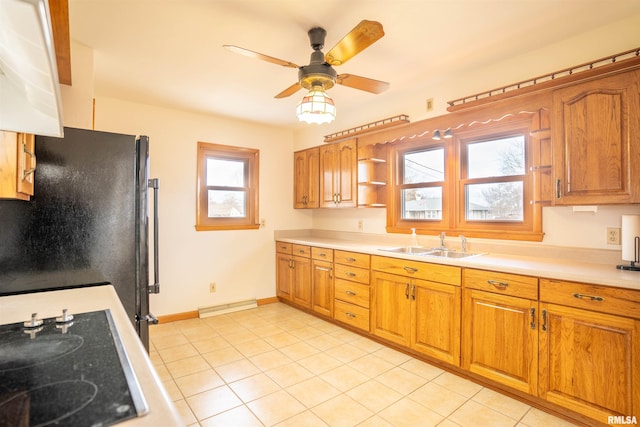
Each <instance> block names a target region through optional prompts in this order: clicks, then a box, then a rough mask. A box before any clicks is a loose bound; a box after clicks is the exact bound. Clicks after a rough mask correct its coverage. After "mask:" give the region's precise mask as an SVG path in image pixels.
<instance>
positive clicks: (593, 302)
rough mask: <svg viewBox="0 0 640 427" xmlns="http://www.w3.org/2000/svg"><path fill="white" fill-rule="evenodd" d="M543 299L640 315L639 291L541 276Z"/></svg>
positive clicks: (636, 316) (618, 313)
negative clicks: (542, 277)
mask: <svg viewBox="0 0 640 427" xmlns="http://www.w3.org/2000/svg"><path fill="white" fill-rule="evenodd" d="M540 301H544V302H550V303H554V304H560V305H567V306H570V307H576V308H584V309H587V310H593V311H600V312H602V313H609V314H616V315H619V316H626V317H632V318H634V319H640V291H634V290H632V289H620V288H610V287H607V286H598V285H588V284H586V283H576V282H565V281H562V280H551V279H540Z"/></svg>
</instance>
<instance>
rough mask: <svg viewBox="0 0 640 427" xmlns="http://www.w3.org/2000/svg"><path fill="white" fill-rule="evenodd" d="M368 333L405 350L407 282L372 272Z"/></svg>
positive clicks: (408, 314) (408, 313) (408, 321)
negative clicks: (369, 328)
mask: <svg viewBox="0 0 640 427" xmlns="http://www.w3.org/2000/svg"><path fill="white" fill-rule="evenodd" d="M371 288H372V290H373V299H372V304H371V305H372V311H371V332H372V333H373V334H374V335H377V336H379V337H380V338H384V339H386V340H388V341H391V342H394V343H396V344H400V345H402V346H406V347H409V342H410V338H409V334H410V333H411V301H410V300H409V291H410V288H411V279H410V278H407V277H404V276H399V275H396V274H389V273H383V272H380V271H373V272H372V273H371Z"/></svg>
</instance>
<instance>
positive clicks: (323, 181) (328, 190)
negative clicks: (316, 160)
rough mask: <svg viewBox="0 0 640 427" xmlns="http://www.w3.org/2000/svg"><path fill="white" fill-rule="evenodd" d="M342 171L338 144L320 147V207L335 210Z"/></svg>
mask: <svg viewBox="0 0 640 427" xmlns="http://www.w3.org/2000/svg"><path fill="white" fill-rule="evenodd" d="M339 171H340V158H339V157H338V146H337V144H328V145H323V146H322V147H320V207H322V208H335V207H336V206H337V205H336V201H337V199H336V195H337V194H338V182H339V176H338V175H339Z"/></svg>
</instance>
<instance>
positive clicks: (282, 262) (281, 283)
mask: <svg viewBox="0 0 640 427" xmlns="http://www.w3.org/2000/svg"><path fill="white" fill-rule="evenodd" d="M291 263H292V259H291V255H287V254H280V253H279V254H277V255H276V295H278V297H280V298H284V299H288V300H291V282H292V277H293V276H292V275H293V273H292V271H291V270H292V268H291V266H292V264H291Z"/></svg>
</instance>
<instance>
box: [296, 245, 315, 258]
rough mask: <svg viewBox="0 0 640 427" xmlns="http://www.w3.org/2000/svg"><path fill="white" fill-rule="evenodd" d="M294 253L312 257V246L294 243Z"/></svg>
mask: <svg viewBox="0 0 640 427" xmlns="http://www.w3.org/2000/svg"><path fill="white" fill-rule="evenodd" d="M292 252H293V255H296V256H301V257H305V258H310V257H311V246H303V245H296V244H294V245H293V250H292Z"/></svg>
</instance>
